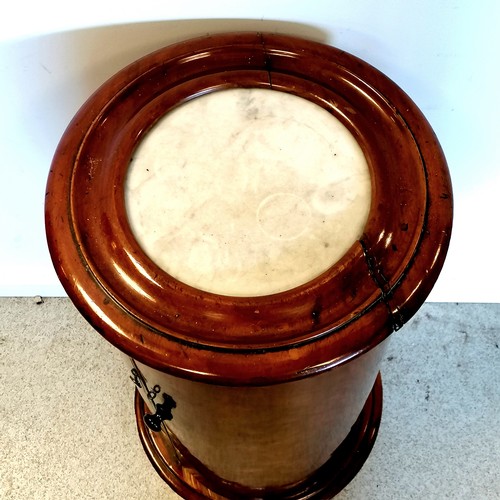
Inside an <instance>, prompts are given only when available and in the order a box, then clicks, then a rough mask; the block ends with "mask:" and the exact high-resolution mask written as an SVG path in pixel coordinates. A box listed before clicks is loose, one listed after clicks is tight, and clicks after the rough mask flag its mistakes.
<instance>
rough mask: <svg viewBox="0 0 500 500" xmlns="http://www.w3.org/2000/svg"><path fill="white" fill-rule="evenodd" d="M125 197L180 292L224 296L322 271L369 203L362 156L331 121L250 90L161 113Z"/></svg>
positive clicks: (303, 103)
mask: <svg viewBox="0 0 500 500" xmlns="http://www.w3.org/2000/svg"><path fill="white" fill-rule="evenodd" d="M124 189H125V202H126V209H127V215H128V219H129V223H130V227H131V229H132V232H133V234H134V236H135V238H136V239H137V241H138V243H139V245H140V246H141V247H142V249H143V251H144V252H145V253H146V255H148V256H149V257H150V258H151V259H152V260H153V261H154V262H155V263H156V264H157V265H158V266H159V267H160V268H162V269H163V270H164V271H166V272H167V273H169V274H170V275H172V276H174V277H175V278H177V279H178V280H180V281H182V282H184V283H186V284H188V285H191V286H194V287H196V288H198V289H202V290H205V291H209V292H213V293H218V294H222V295H234V296H260V295H268V294H273V293H277V292H280V291H284V290H288V289H291V288H294V287H296V286H298V285H301V284H303V283H305V282H307V281H309V280H311V279H313V278H315V277H316V276H318V275H320V274H321V273H322V272H324V271H326V270H327V269H328V268H330V267H331V266H332V265H334V264H335V263H336V262H337V261H338V260H339V259H340V258H341V257H342V256H343V255H344V254H345V253H346V251H347V250H348V249H349V248H350V247H351V245H352V244H353V243H354V242H355V241H356V240H357V239H359V237H360V236H361V234H362V232H363V228H364V225H365V223H366V220H367V217H368V212H369V209H370V202H371V182H370V173H369V170H368V165H367V162H366V159H365V157H364V155H363V152H362V150H361V148H360V147H359V145H358V143H357V141H356V140H355V138H354V137H353V135H352V134H351V133H350V132H349V131H348V129H347V128H346V127H345V126H344V125H343V124H342V123H341V122H340V121H339V120H338V119H337V118H335V117H334V116H333V115H332V114H331V113H329V112H328V111H326V110H325V109H323V108H321V107H320V106H318V105H316V104H314V103H312V102H310V101H308V100H306V99H303V98H300V97H297V96H294V95H292V94H288V93H284V92H279V91H274V90H268V89H256V88H252V89H243V88H238V89H229V90H222V91H216V92H212V93H210V94H207V95H204V96H201V97H197V98H195V99H192V100H191V101H188V102H186V103H184V104H182V105H180V106H178V107H177V108H175V109H174V110H172V111H170V112H168V113H167V114H166V115H165V116H163V117H162V118H161V119H160V120H159V122H158V123H157V124H156V125H155V126H154V127H153V128H152V129H151V131H149V132H148V133H147V134H146V135H145V136H144V138H143V139H142V141H141V142H140V144H139V145H138V147H137V149H136V151H135V152H134V156H133V160H132V161H131V163H130V167H129V170H128V174H127V178H126V182H125V188H124Z"/></svg>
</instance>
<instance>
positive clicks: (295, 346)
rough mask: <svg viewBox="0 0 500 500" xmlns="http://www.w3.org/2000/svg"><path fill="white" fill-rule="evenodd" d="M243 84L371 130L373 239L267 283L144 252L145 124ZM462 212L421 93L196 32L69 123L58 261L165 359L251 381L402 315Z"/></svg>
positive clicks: (110, 331) (56, 221)
mask: <svg viewBox="0 0 500 500" xmlns="http://www.w3.org/2000/svg"><path fill="white" fill-rule="evenodd" d="M233 87H259V88H267V89H271V90H276V91H281V92H288V93H292V94H295V95H297V96H300V97H303V98H306V99H308V100H310V101H312V102H314V103H316V104H317V105H319V106H321V107H323V108H324V109H326V110H327V111H329V112H330V113H332V114H333V115H334V116H336V117H337V118H338V119H340V120H341V121H342V123H344V125H345V126H346V127H347V128H348V129H349V130H350V131H351V133H352V134H353V135H354V136H355V137H356V139H357V140H358V142H359V144H360V146H361V148H362V149H363V152H364V154H365V156H366V159H367V161H368V165H369V168H370V172H371V178H372V204H371V209H370V214H369V218H368V222H367V224H366V226H365V228H364V232H363V236H362V237H361V238H360V240H359V241H357V242H356V243H355V244H353V245H352V247H351V248H350V250H349V251H348V252H347V254H346V255H345V256H344V257H343V258H342V259H341V260H340V261H339V262H337V263H336V264H335V265H333V266H332V267H331V268H330V269H328V270H327V271H326V272H324V273H323V274H322V275H321V276H319V277H317V278H315V279H313V280H311V281H310V282H308V283H304V284H303V285H301V286H299V287H296V288H294V289H292V290H289V291H285V292H282V293H278V294H274V295H269V296H265V297H250V298H241V297H239V298H238V297H228V296H221V295H217V294H213V293H208V292H204V291H200V290H197V289H195V288H193V287H190V286H188V285H185V284H183V283H181V282H179V281H177V280H176V279H174V278H173V277H171V276H170V275H168V274H167V273H165V272H164V271H162V270H161V269H160V268H159V267H158V266H157V265H156V264H155V263H154V262H152V261H151V260H150V259H149V258H148V257H147V256H146V255H145V254H144V252H143V251H142V250H141V248H140V247H139V245H138V244H137V242H136V241H135V239H134V237H133V235H132V232H131V230H130V228H129V226H128V223H127V217H126V213H125V204H124V188H123V185H124V179H125V176H126V174H127V168H128V165H129V162H130V160H131V158H132V157H133V154H134V149H135V147H136V146H137V144H138V143H139V142H140V140H141V138H142V137H143V136H144V134H146V133H147V132H148V131H149V130H150V129H151V127H152V126H153V125H154V124H155V123H156V122H157V120H158V119H159V118H161V117H162V116H163V115H164V114H165V113H166V112H168V111H169V110H170V109H173V108H174V107H176V106H179V105H181V104H182V103H183V102H185V101H187V100H189V99H193V98H195V97H197V96H200V95H203V94H205V93H208V92H213V91H218V90H223V89H227V88H233ZM451 225H452V190H451V182H450V178H449V173H448V169H447V165H446V161H445V158H444V155H443V152H442V150H441V148H440V146H439V143H438V141H437V139H436V137H435V135H434V133H433V131H432V129H431V127H430V125H429V124H428V122H427V121H426V119H425V118H424V116H423V115H422V113H421V112H420V111H419V110H418V108H417V106H416V105H415V104H414V103H413V102H412V101H411V99H410V98H409V97H408V96H407V95H406V94H405V93H404V92H403V91H402V90H401V89H400V88H399V87H398V86H397V85H396V84H394V83H393V82H392V81H391V80H390V79H389V78H387V77H386V76H384V75H383V74H382V73H380V72H379V71H378V70H376V69H374V68H373V67H371V66H370V65H368V64H367V63H365V62H363V61H361V60H360V59H358V58H356V57H354V56H352V55H350V54H347V53H345V52H342V51H340V50H338V49H336V48H333V47H330V46H327V45H323V44H320V43H316V42H313V41H309V40H303V39H298V38H295V37H290V36H285V35H277V34H269V33H229V34H219V35H214V36H206V37H202V38H198V39H194V40H189V41H186V42H182V43H179V44H176V45H173V46H169V47H166V48H164V49H161V50H159V51H156V52H154V53H152V54H150V55H148V56H145V57H144V58H142V59H140V60H138V61H136V62H135V63H133V64H131V65H130V66H128V67H127V68H125V69H123V70H122V71H120V72H119V73H117V74H116V75H115V76H114V77H112V78H111V79H110V80H108V81H107V82H106V83H105V84H104V85H103V86H102V87H101V88H100V89H98V90H97V91H96V92H95V93H94V95H93V96H91V97H90V99H89V100H88V101H87V103H86V104H85V105H84V106H83V107H82V108H81V109H80V111H79V112H78V113H77V115H76V116H75V118H74V119H73V121H72V122H71V123H70V125H69V126H68V128H67V130H66V132H65V134H64V136H63V138H62V140H61V142H60V144H59V146H58V149H57V151H56V153H55V156H54V160H53V163H52V167H51V171H50V175H49V179H48V185H47V193H46V230H47V238H48V243H49V248H50V252H51V256H52V259H53V262H54V266H55V268H56V271H57V273H58V276H59V278H60V280H61V282H62V284H63V286H64V288H65V289H66V291H67V293H68V295H69V296H70V298H71V299H72V301H73V302H74V303H75V305H76V307H77V308H78V309H79V310H80V312H81V313H82V315H83V316H84V317H85V318H86V319H87V320H88V321H89V322H90V323H91V325H92V326H93V327H94V328H95V329H96V330H97V331H98V332H99V333H101V335H103V336H104V337H105V338H106V339H107V340H108V341H109V342H111V343H112V344H114V345H115V346H116V347H117V348H118V349H120V350H121V351H123V352H125V353H126V354H128V355H129V356H131V357H132V358H133V359H136V360H138V361H140V362H141V363H143V364H145V365H147V366H150V367H152V368H154V369H156V370H158V371H160V372H165V373H168V374H171V375H174V376H178V377H182V378H186V379H189V380H193V381H197V382H207V383H212V384H218V385H231V386H238V387H245V386H258V385H272V384H279V383H282V382H287V381H292V380H297V379H301V378H304V377H308V376H312V375H317V374H320V373H322V372H326V371H328V370H332V369H335V367H336V366H339V365H342V364H344V363H347V362H349V361H350V360H352V359H354V358H357V357H359V356H362V355H363V354H364V353H366V352H368V351H369V350H371V349H372V348H373V347H375V346H377V345H378V344H379V343H381V342H382V341H383V340H384V339H386V338H387V337H388V336H389V335H390V334H391V333H392V332H393V331H394V330H397V329H399V328H401V327H402V326H403V325H404V324H405V322H407V321H408V319H409V318H410V317H411V316H412V315H413V314H414V313H415V312H416V311H417V310H418V308H419V307H420V306H421V304H422V303H423V302H424V300H425V298H426V297H427V295H428V293H429V292H430V290H431V288H432V286H433V285H434V283H435V281H436V279H437V277H438V275H439V272H440V270H441V267H442V265H443V262H444V259H445V255H446V251H447V248H448V244H449V239H450V234H451ZM352 390H356V388H355V387H353V389H352ZM353 424H354V422H353ZM377 425H378V424H377Z"/></svg>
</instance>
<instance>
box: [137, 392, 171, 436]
mask: <svg viewBox="0 0 500 500" xmlns="http://www.w3.org/2000/svg"><path fill="white" fill-rule="evenodd" d="M162 396H163V403H158V404H156V406H155V408H156V413H155V414H154V415H151V414H146V415H144V422H145V424H146V425H147V426H148V427H149V429H151V430H152V431H154V432H159V431H160V430H161V423H162V422H163V421H164V420H172V418H173V415H172V410H173V409H174V408H175V407H176V406H177V404H176V403H175V401H174V399H173V398H172V396H169V395H168V394H166V393H163V394H162Z"/></svg>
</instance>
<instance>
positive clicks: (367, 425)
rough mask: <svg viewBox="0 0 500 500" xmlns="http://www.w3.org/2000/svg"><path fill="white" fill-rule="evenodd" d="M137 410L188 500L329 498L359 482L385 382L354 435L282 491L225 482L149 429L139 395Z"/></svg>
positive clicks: (151, 448)
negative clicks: (319, 464)
mask: <svg viewBox="0 0 500 500" xmlns="http://www.w3.org/2000/svg"><path fill="white" fill-rule="evenodd" d="M135 409H136V416H137V427H138V431H139V436H140V438H141V441H142V444H143V447H144V450H145V451H146V454H147V455H148V457H149V459H150V460H151V463H152V465H153V466H154V468H155V469H156V471H157V472H158V474H159V475H160V476H161V477H162V478H163V479H164V480H165V481H166V482H167V483H168V484H169V485H170V486H171V487H172V489H173V490H174V491H176V492H177V493H179V494H180V495H181V496H182V497H183V498H189V499H202V498H211V499H215V500H223V499H229V498H247V499H250V498H263V499H266V498H269V499H271V498H274V499H275V498H281V499H283V500H299V499H303V498H308V499H315V500H319V499H329V498H332V497H334V496H335V495H336V494H337V493H339V492H340V491H341V490H342V489H343V488H344V487H345V486H346V485H347V484H348V483H349V482H350V481H351V480H352V479H353V477H354V476H355V475H356V473H357V472H358V471H359V469H360V468H361V466H362V465H363V463H364V462H365V460H366V458H367V457H368V455H369V454H370V451H371V449H372V447H373V444H374V442H375V439H376V437H377V432H378V428H379V425H380V418H381V414H382V381H381V378H380V375H379V376H378V377H377V379H376V381H375V384H374V386H373V389H372V391H371V393H370V395H369V396H368V398H367V400H366V402H365V405H364V407H363V409H362V411H361V413H360V415H359V417H358V418H357V419H356V421H355V422H354V425H353V426H352V428H351V430H350V432H349V434H348V435H347V437H346V438H345V439H344V441H343V442H342V443H341V444H340V446H338V447H337V448H336V449H335V451H334V452H333V453H332V454H331V456H330V457H329V458H328V460H327V461H326V462H325V463H324V464H323V465H322V466H321V467H320V468H319V469H317V470H316V471H314V472H313V473H312V474H310V475H309V476H307V477H305V478H302V480H301V481H298V482H297V483H295V484H289V485H286V486H285V487H280V488H272V487H267V488H249V487H245V486H242V485H241V484H237V483H233V482H229V481H224V480H223V479H221V478H220V477H218V476H216V475H215V474H213V472H212V471H210V470H209V469H207V467H206V466H205V465H204V464H202V463H201V462H200V461H199V460H197V459H196V458H195V457H194V456H193V455H192V454H191V453H190V451H189V450H187V449H186V448H185V447H184V445H183V444H182V443H180V442H179V440H178V439H177V438H176V436H175V435H174V434H173V433H172V432H171V431H170V430H169V429H168V427H165V429H164V430H163V431H162V432H161V433H155V432H151V430H150V429H148V427H147V426H146V425H145V424H144V416H145V414H146V411H147V409H146V406H145V402H144V398H143V397H142V396H140V395H139V393H138V392H137V393H136V398H135Z"/></svg>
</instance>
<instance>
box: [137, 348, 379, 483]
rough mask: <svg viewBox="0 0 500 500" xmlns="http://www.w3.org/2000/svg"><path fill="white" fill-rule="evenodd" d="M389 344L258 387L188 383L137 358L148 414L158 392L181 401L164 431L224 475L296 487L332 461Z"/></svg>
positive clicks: (239, 480) (227, 478)
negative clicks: (316, 372) (329, 366)
mask: <svg viewBox="0 0 500 500" xmlns="http://www.w3.org/2000/svg"><path fill="white" fill-rule="evenodd" d="M384 351H385V343H382V344H379V345H378V346H377V347H376V348H374V349H372V350H371V351H370V352H368V353H366V354H365V355H364V356H361V357H358V358H357V359H355V360H353V361H351V362H349V363H345V364H344V365H342V366H339V367H338V368H336V369H335V370H329V371H327V372H324V373H322V374H320V375H316V376H312V377H307V378H303V379H300V380H295V381H292V382H285V383H281V384H273V385H269V386H264V387H262V386H259V387H248V386H247V387H228V386H219V385H214V384H206V383H202V382H197V381H192V380H187V379H184V378H180V377H175V376H172V375H169V374H166V373H162V372H159V371H158V370H154V369H152V368H150V367H148V366H145V365H142V364H140V363H137V362H135V363H134V367H135V368H136V369H137V370H138V371H139V372H140V374H141V380H142V381H143V384H142V386H141V388H140V389H139V390H140V392H141V394H142V396H143V398H144V400H145V401H146V402H147V404H148V406H149V409H150V413H154V412H155V405H156V401H159V400H161V398H160V397H155V399H154V401H152V400H151V398H149V397H148V392H149V391H151V387H157V389H158V396H160V395H161V394H162V393H166V394H168V395H169V396H170V397H172V398H173V400H174V401H175V403H176V406H175V408H174V409H173V410H172V417H173V418H172V419H169V420H168V421H165V422H164V427H163V428H164V430H165V429H168V431H169V432H170V433H172V434H173V435H174V436H176V439H178V440H179V441H180V442H181V443H182V445H183V446H184V447H185V448H186V449H187V450H189V452H190V454H191V455H192V456H193V457H195V458H196V459H197V460H198V461H199V462H200V463H203V464H204V465H205V467H206V468H207V469H208V470H210V471H211V472H212V473H213V474H214V475H215V476H217V477H218V478H221V480H224V481H229V482H231V483H236V484H241V485H245V486H247V487H250V488H269V487H278V486H283V485H289V484H295V483H298V482H300V481H301V480H302V479H303V478H305V477H309V476H310V475H311V474H312V473H314V472H315V471H316V470H317V469H319V468H320V467H321V466H322V465H323V464H324V463H326V462H327V461H328V459H329V458H330V456H331V454H332V452H333V450H335V449H336V448H337V447H338V446H339V445H340V444H341V443H342V441H344V439H345V438H346V436H347V435H348V434H349V431H350V430H351V427H352V425H353V423H354V422H355V421H356V419H357V418H358V416H359V414H360V413H361V411H362V409H363V406H364V405H365V402H366V400H367V398H368V395H369V394H370V392H371V390H372V388H373V385H374V383H375V379H376V377H377V373H378V370H379V366H380V361H381V358H382V356H383V353H384Z"/></svg>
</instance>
